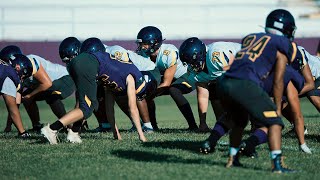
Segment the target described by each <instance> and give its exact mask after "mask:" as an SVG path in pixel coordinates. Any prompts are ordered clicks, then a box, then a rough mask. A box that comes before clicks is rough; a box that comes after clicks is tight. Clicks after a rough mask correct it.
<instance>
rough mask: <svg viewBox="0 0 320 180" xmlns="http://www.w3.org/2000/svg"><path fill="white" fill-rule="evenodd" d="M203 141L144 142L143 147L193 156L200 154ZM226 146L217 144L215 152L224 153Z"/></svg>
mask: <svg viewBox="0 0 320 180" xmlns="http://www.w3.org/2000/svg"><path fill="white" fill-rule="evenodd" d="M202 143H203V141H187V140H175V141H157V142H145V143H143V146H144V147H155V148H162V149H180V150H185V151H190V152H192V153H195V154H200V151H199V150H200V147H201V145H202ZM228 147H229V146H228V145H222V144H218V145H217V146H216V151H222V152H223V151H226V150H228Z"/></svg>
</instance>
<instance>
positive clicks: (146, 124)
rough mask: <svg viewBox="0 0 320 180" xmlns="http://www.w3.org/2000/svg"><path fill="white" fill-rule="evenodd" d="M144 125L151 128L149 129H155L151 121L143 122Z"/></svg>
mask: <svg viewBox="0 0 320 180" xmlns="http://www.w3.org/2000/svg"><path fill="white" fill-rule="evenodd" d="M143 125H144V126H145V127H147V128H149V129H153V127H152V125H151V123H150V122H148V123H143Z"/></svg>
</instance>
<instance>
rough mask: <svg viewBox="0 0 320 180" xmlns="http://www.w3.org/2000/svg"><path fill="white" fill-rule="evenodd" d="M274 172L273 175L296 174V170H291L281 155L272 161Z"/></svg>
mask: <svg viewBox="0 0 320 180" xmlns="http://www.w3.org/2000/svg"><path fill="white" fill-rule="evenodd" d="M272 172H273V173H294V172H295V170H292V169H289V168H288V167H287V166H286V165H285V164H284V161H283V157H282V155H281V154H278V155H277V156H276V158H275V159H273V160H272Z"/></svg>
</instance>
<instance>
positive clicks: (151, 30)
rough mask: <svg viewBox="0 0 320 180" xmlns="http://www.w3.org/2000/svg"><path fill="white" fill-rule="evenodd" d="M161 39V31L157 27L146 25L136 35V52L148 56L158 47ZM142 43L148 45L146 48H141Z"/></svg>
mask: <svg viewBox="0 0 320 180" xmlns="http://www.w3.org/2000/svg"><path fill="white" fill-rule="evenodd" d="M163 41H164V39H162V33H161V31H160V30H159V29H158V28H157V27H154V26H146V27H144V28H142V29H141V30H140V31H139V33H138V35H137V40H136V43H137V45H138V48H137V50H136V52H137V53H138V54H139V55H141V56H144V57H149V56H150V55H151V54H152V53H154V52H155V51H157V50H158V49H159V48H160V46H161V45H162V42H163ZM144 44H147V45H149V47H148V48H147V49H145V48H143V45H144Z"/></svg>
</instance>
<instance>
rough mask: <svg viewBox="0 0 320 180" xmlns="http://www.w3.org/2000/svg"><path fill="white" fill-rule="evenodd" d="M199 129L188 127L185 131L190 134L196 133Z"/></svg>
mask: <svg viewBox="0 0 320 180" xmlns="http://www.w3.org/2000/svg"><path fill="white" fill-rule="evenodd" d="M198 130H199V128H198V127H197V126H195V127H188V129H187V131H190V132H198Z"/></svg>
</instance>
